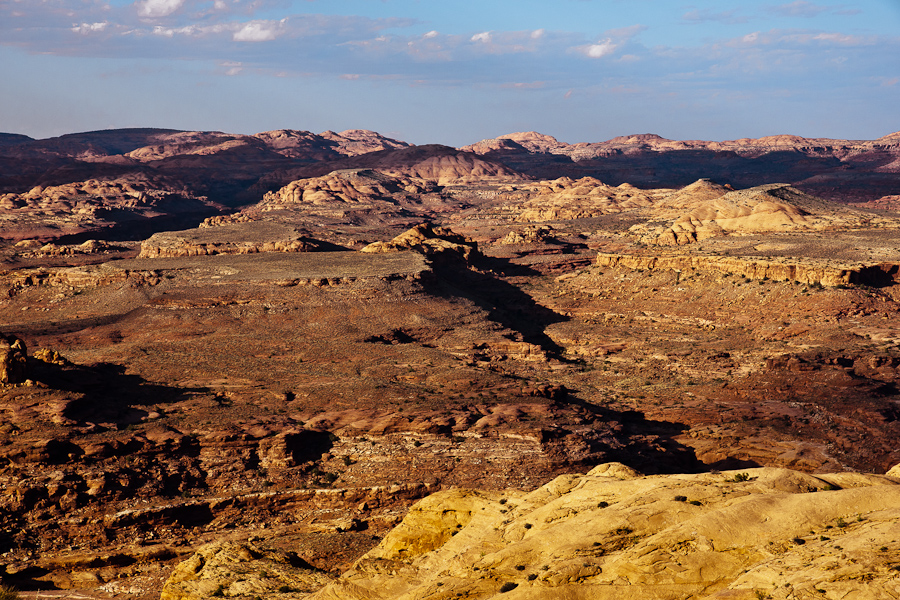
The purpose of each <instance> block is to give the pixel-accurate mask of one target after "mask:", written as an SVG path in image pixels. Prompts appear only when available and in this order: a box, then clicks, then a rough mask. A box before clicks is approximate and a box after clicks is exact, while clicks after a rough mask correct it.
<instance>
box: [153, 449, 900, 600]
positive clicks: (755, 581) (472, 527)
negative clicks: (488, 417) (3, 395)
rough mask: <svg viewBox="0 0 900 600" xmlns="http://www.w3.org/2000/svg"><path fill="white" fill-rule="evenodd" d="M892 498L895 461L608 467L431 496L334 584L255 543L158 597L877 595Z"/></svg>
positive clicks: (895, 518)
mask: <svg viewBox="0 0 900 600" xmlns="http://www.w3.org/2000/svg"><path fill="white" fill-rule="evenodd" d="M898 506H900V469H894V470H893V471H891V472H890V473H888V475H887V476H877V475H862V474H857V473H833V474H829V475H818V476H811V475H807V474H804V473H799V472H796V471H790V470H786V469H772V468H763V469H747V470H745V471H728V472H723V473H705V474H699V475H668V476H656V477H644V476H641V475H640V474H639V473H637V472H635V471H634V470H633V469H630V468H628V467H626V466H624V465H622V464H619V463H607V464H603V465H600V466H598V467H595V468H594V469H593V470H591V471H590V472H589V473H588V474H587V475H583V476H579V475H564V476H561V477H558V478H557V479H555V480H553V481H551V482H550V483H548V484H546V485H544V486H543V487H540V488H538V489H537V490H535V491H533V492H530V493H524V492H517V491H507V492H486V491H477V490H461V489H456V490H449V491H444V492H439V493H437V494H434V495H432V496H429V497H428V498H426V499H424V500H422V501H420V502H419V503H418V504H416V505H415V506H413V507H412V509H411V510H410V511H409V514H408V515H407V516H406V517H405V518H404V519H403V522H402V523H400V525H399V526H397V527H396V528H395V529H394V530H393V531H391V532H390V533H389V534H388V535H387V536H385V538H384V539H383V540H382V541H381V543H380V544H379V545H378V546H377V547H376V548H374V549H373V550H371V551H370V552H369V553H367V554H366V555H365V556H363V557H362V558H361V559H359V561H358V562H357V563H356V564H355V565H354V566H353V568H351V569H350V570H349V571H347V572H345V573H344V574H343V575H341V576H340V577H338V578H337V579H335V580H333V581H330V582H328V579H329V578H328V576H327V574H326V573H322V572H320V571H316V570H314V569H312V568H310V566H309V565H305V567H304V565H302V563H298V562H297V561H294V564H293V565H290V563H288V561H286V560H284V559H282V560H281V561H280V562H281V564H282V565H285V563H287V565H286V566H280V568H279V564H278V563H279V561H278V560H277V558H276V557H273V556H272V555H271V554H269V556H266V553H265V552H262V551H260V550H259V549H256V548H253V547H248V546H246V545H244V546H241V545H232V546H222V545H218V546H213V547H211V548H209V549H206V550H201V551H200V553H198V554H197V555H196V556H195V557H193V558H191V559H190V560H188V561H187V562H184V563H182V564H181V565H179V566H178V567H177V568H176V569H175V571H174V573H173V575H172V577H171V578H170V579H169V581H168V583H167V584H166V586H165V588H164V590H163V594H162V598H163V600H188V599H190V600H198V599H202V598H209V597H213V596H224V597H231V598H245V597H251V596H253V595H255V594H264V595H265V596H266V597H273V596H274V597H291V598H315V599H317V600H325V599H329V600H376V599H377V600H390V599H400V598H404V599H424V598H447V599H449V598H491V597H495V596H500V595H502V597H503V598H521V599H525V598H551V597H552V598H562V597H565V598H574V599H585V600H588V599H590V600H594V599H598V598H600V599H603V598H609V599H615V600H620V599H622V598H626V599H628V598H634V599H645V598H670V599H678V598H685V599H687V598H701V599H707V598H708V599H713V598H734V599H747V600H756V599H758V598H772V599H787V598H805V597H827V598H832V597H835V598H845V597H856V596H859V597H867V598H880V597H885V598H888V597H891V596H892V595H894V594H896V593H897V590H898V586H897V578H898V575H897V573H898V571H900V546H898V534H900V508H898ZM264 559H268V561H267V562H266V560H264ZM273 567H274V568H273ZM291 567H293V568H291ZM323 586H324V587H323ZM320 587H321V589H318V591H313V590H316V588H320ZM310 592H312V593H310Z"/></svg>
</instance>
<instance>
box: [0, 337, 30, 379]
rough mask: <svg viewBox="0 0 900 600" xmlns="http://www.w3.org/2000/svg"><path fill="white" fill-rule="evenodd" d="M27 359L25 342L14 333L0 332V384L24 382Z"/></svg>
mask: <svg viewBox="0 0 900 600" xmlns="http://www.w3.org/2000/svg"><path fill="white" fill-rule="evenodd" d="M27 360H28V354H27V352H26V350H25V342H23V341H22V340H20V339H19V338H17V337H16V336H14V335H3V334H0V384H6V383H24V382H25V379H26V376H25V366H26V362H27Z"/></svg>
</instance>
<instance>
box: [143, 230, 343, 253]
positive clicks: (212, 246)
mask: <svg viewBox="0 0 900 600" xmlns="http://www.w3.org/2000/svg"><path fill="white" fill-rule="evenodd" d="M326 249H327V250H332V249H334V248H333V246H332V245H331V244H325V243H324V242H320V241H318V240H314V239H312V238H309V237H306V236H305V235H303V233H302V232H301V231H300V230H298V229H296V228H295V227H291V226H289V225H283V224H281V223H274V222H270V221H255V222H247V223H232V224H226V225H221V226H218V227H202V228H198V229H187V230H183V231H166V232H162V233H156V234H154V235H153V236H151V237H150V238H149V239H147V240H145V241H144V242H143V243H141V253H140V255H139V256H138V258H161V257H169V258H171V257H179V256H211V255H217V254H257V253H260V252H314V251H318V250H326Z"/></svg>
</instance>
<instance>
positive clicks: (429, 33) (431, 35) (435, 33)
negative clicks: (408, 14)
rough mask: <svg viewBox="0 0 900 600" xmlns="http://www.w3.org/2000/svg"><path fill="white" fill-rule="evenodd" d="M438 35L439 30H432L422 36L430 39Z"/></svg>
mask: <svg viewBox="0 0 900 600" xmlns="http://www.w3.org/2000/svg"><path fill="white" fill-rule="evenodd" d="M437 36H438V32H437V31H433V30H432V31H429V32H428V33H426V34H425V35H423V36H422V37H423V38H425V39H428V38H433V37H437Z"/></svg>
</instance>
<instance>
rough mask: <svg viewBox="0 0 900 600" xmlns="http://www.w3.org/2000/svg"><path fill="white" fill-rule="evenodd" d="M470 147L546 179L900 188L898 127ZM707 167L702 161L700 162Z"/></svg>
mask: <svg viewBox="0 0 900 600" xmlns="http://www.w3.org/2000/svg"><path fill="white" fill-rule="evenodd" d="M462 149H463V150H467V151H471V152H475V153H477V154H480V155H482V156H484V157H485V158H490V159H493V160H498V161H500V162H503V163H504V164H506V165H508V166H509V167H511V168H513V169H516V170H518V171H520V172H524V173H528V174H530V175H533V176H536V177H540V178H553V177H559V176H560V175H561V174H565V175H568V176H570V177H572V178H574V179H578V178H581V177H584V176H591V177H595V178H597V179H600V180H601V181H604V182H606V183H608V184H612V185H618V184H620V183H625V182H627V183H630V184H632V185H636V186H638V187H650V188H661V187H667V188H673V187H680V186H684V185H687V184H689V183H691V182H692V181H696V180H697V179H698V178H701V177H710V178H712V179H714V180H716V181H720V182H722V183H730V184H732V185H734V186H736V187H751V186H754V185H760V184H765V183H775V182H785V181H786V182H788V183H790V184H792V185H794V186H795V187H798V188H799V189H801V190H803V191H805V192H806V193H809V194H812V195H815V196H819V197H823V198H827V199H829V200H835V201H841V202H847V201H850V202H857V201H869V200H874V199H877V198H879V197H881V196H885V195H891V194H896V193H897V184H896V179H895V177H893V174H894V173H896V171H897V168H898V167H897V165H898V162H897V160H898V154H900V145H898V136H897V134H896V133H895V134H890V135H886V136H883V137H881V138H879V139H877V140H834V139H808V138H802V137H799V136H791V135H777V136H767V137H763V138H759V139H749V138H743V139H738V140H730V141H722V142H714V141H701V140H686V141H680V140H668V139H665V138H662V137H660V136H658V135H653V134H640V135H626V136H619V137H616V138H613V139H611V140H607V141H604V142H590V143H577V144H568V143H564V142H560V141H558V140H556V139H555V138H553V137H551V136H547V135H543V134H540V133H536V132H520V133H512V134H508V135H503V136H499V137H498V138H495V139H490V140H482V141H481V142H478V143H477V144H473V145H471V146H465V147H463V148H462ZM701 164H702V165H703V167H702V168H697V166H698V165H701Z"/></svg>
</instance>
